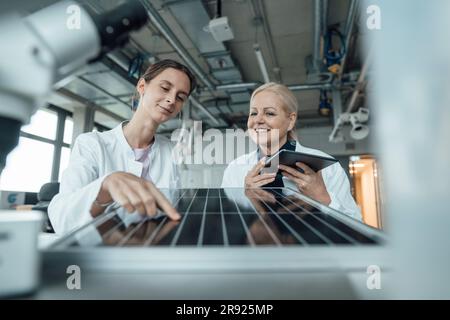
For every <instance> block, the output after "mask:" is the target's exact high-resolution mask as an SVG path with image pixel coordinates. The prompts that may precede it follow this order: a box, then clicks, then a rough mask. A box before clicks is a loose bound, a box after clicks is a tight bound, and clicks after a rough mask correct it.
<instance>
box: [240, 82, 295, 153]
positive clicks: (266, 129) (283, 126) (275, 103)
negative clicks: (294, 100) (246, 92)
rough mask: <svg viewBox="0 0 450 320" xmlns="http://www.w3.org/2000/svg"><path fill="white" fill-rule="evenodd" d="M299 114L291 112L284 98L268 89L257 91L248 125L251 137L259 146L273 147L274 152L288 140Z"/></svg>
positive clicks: (251, 103) (251, 106) (251, 104)
mask: <svg viewBox="0 0 450 320" xmlns="http://www.w3.org/2000/svg"><path fill="white" fill-rule="evenodd" d="M296 118H297V114H296V113H295V112H289V111H288V110H287V107H286V106H285V105H284V104H283V100H282V99H281V98H280V96H278V94H276V93H275V92H271V91H268V90H265V91H261V92H259V93H257V94H256V95H255V96H254V97H253V99H252V100H251V101H250V114H249V116H248V121H247V127H248V130H249V135H250V138H251V139H252V140H253V141H254V142H255V143H256V144H257V145H259V146H262V147H264V148H272V153H273V152H274V151H276V150H278V148H279V147H280V146H282V145H283V144H284V143H285V142H286V141H287V134H288V131H289V130H292V128H293V127H294V125H295V120H296Z"/></svg>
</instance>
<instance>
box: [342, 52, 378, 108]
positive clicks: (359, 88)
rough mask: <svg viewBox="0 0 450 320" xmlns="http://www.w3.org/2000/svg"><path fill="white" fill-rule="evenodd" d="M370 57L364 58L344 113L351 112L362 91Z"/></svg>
mask: <svg viewBox="0 0 450 320" xmlns="http://www.w3.org/2000/svg"><path fill="white" fill-rule="evenodd" d="M371 57H372V55H371V54H370V53H369V56H368V57H367V58H366V61H365V62H364V65H363V67H362V69H361V73H360V74H359V77H358V81H357V83H356V88H355V90H354V91H353V93H352V96H351V98H350V101H349V103H348V105H347V110H346V111H345V112H347V113H351V112H352V111H353V108H354V106H355V104H356V99H357V98H358V96H359V93H360V92H361V91H362V89H363V86H364V83H365V79H366V74H367V69H368V68H369V65H370V62H371V60H372V59H371Z"/></svg>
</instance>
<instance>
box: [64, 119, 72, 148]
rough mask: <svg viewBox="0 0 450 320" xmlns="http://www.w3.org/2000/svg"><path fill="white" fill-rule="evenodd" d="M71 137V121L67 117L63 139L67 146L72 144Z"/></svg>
mask: <svg viewBox="0 0 450 320" xmlns="http://www.w3.org/2000/svg"><path fill="white" fill-rule="evenodd" d="M72 137H73V120H72V118H69V117H67V118H66V121H65V123H64V138H63V142H64V143H67V144H72Z"/></svg>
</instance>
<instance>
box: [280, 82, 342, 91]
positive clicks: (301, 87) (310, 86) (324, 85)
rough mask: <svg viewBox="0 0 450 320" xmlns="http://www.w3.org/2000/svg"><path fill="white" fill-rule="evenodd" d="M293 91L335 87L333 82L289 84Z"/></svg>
mask: <svg viewBox="0 0 450 320" xmlns="http://www.w3.org/2000/svg"><path fill="white" fill-rule="evenodd" d="M287 87H288V88H289V89H290V90H292V91H305V90H331V89H333V88H334V86H333V84H331V83H316V84H296V85H291V86H287Z"/></svg>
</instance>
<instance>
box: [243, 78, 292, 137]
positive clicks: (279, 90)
mask: <svg viewBox="0 0 450 320" xmlns="http://www.w3.org/2000/svg"><path fill="white" fill-rule="evenodd" d="M263 91H270V92H273V93H275V94H276V95H278V96H279V97H280V98H281V100H282V101H283V107H284V108H285V109H286V112H288V113H292V112H295V114H296V115H298V101H297V98H296V97H295V95H294V94H293V93H292V91H291V90H289V88H288V87H286V86H285V85H283V84H280V83H276V82H268V83H265V84H263V85H262V86H259V87H258V88H256V89H255V91H253V93H252V96H251V98H250V104H251V102H252V100H253V98H254V97H255V96H256V95H257V94H258V93H260V92H263ZM288 139H290V140H296V134H295V126H294V128H292V130H289V131H288Z"/></svg>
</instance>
